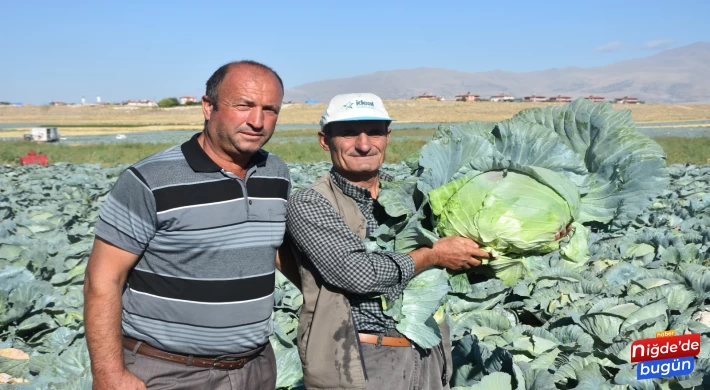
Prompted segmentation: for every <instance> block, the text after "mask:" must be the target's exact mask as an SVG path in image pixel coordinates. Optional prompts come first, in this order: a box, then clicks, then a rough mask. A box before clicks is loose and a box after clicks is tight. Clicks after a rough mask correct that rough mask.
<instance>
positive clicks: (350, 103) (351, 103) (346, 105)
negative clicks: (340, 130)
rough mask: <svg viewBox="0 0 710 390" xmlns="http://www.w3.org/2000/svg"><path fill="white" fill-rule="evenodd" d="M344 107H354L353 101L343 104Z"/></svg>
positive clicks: (347, 108)
mask: <svg viewBox="0 0 710 390" xmlns="http://www.w3.org/2000/svg"><path fill="white" fill-rule="evenodd" d="M343 107H344V108H345V109H346V110H349V109H351V108H353V102H347V103H346V104H343Z"/></svg>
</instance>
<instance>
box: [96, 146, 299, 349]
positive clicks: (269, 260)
mask: <svg viewBox="0 0 710 390" xmlns="http://www.w3.org/2000/svg"><path fill="white" fill-rule="evenodd" d="M198 135H199V134H196V135H195V136H194V137H192V139H191V140H190V141H188V142H186V143H184V144H182V145H180V146H175V147H173V148H170V149H167V150H164V151H162V152H159V153H157V154H155V155H153V156H150V157H148V158H146V159H145V160H142V161H140V162H138V163H136V164H134V165H132V166H131V167H129V168H128V169H127V170H126V171H124V172H123V173H122V174H121V176H120V177H119V179H118V180H117V182H116V184H115V185H114V187H113V188H112V190H111V192H110V194H109V195H108V197H107V198H106V200H105V203H104V204H103V206H102V209H101V212H100V218H99V221H98V222H97V224H96V227H95V234H96V236H97V237H100V238H101V239H103V240H105V241H108V242H109V243H111V244H113V245H115V246H117V247H119V248H122V249H124V250H126V251H128V252H131V253H134V254H137V255H140V259H139V261H138V263H137V264H136V266H135V269H134V270H133V271H132V272H131V273H130V275H129V277H128V281H127V286H126V288H125V290H124V292H123V299H122V300H123V314H122V330H123V334H124V335H126V336H129V337H132V338H135V339H138V340H142V341H144V342H146V343H147V344H149V345H151V346H154V347H156V348H160V349H163V350H166V351H171V352H175V353H181V354H192V355H207V356H215V355H222V354H228V353H239V352H245V351H249V350H252V349H255V348H257V347H260V346H262V345H264V344H266V343H267V342H268V338H269V336H270V335H271V334H272V332H273V324H272V320H271V313H272V310H273V304H274V299H273V293H274V278H275V260H276V250H277V248H278V247H279V246H280V245H281V244H282V242H283V236H284V232H285V229H286V227H285V223H286V204H287V200H288V195H289V192H290V190H291V184H290V178H289V172H288V168H287V166H286V164H285V163H284V162H283V161H282V160H281V159H279V158H278V157H276V156H274V155H272V154H269V153H267V152H264V151H260V152H258V153H257V154H256V155H255V156H254V157H253V158H252V161H251V163H250V166H249V167H248V168H247V174H246V179H245V180H242V179H240V178H239V177H237V176H236V175H234V174H232V173H229V172H227V171H224V170H223V169H222V168H220V167H219V166H218V165H217V164H216V163H215V162H214V161H212V160H211V159H210V158H209V157H208V156H207V154H206V153H205V152H204V151H203V150H202V147H201V146H200V145H199V143H198V142H197V136H198Z"/></svg>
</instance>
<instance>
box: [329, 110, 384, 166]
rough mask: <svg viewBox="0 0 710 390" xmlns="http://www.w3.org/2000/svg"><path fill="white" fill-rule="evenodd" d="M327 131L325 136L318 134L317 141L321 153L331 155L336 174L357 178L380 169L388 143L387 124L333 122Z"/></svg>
mask: <svg viewBox="0 0 710 390" xmlns="http://www.w3.org/2000/svg"><path fill="white" fill-rule="evenodd" d="M328 129H329V130H328V134H327V135H326V134H324V133H322V132H321V133H319V134H318V140H319V142H320V145H321V147H322V148H323V150H325V151H329V152H330V158H331V160H332V161H333V166H334V167H335V169H336V170H337V171H338V172H340V173H341V174H352V175H356V176H359V175H368V174H372V173H375V172H377V171H378V170H379V169H380V167H381V166H382V163H383V162H384V161H385V149H387V143H389V140H390V130H389V129H388V128H387V122H385V121H352V122H333V123H331V124H329V125H328Z"/></svg>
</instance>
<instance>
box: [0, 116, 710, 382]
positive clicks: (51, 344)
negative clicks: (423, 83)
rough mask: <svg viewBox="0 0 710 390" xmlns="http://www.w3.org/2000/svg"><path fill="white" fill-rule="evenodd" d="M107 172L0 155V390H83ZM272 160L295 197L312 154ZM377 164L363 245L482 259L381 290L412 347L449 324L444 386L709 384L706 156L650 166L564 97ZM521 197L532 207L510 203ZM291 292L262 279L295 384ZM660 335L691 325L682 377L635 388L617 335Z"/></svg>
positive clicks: (622, 124)
mask: <svg viewBox="0 0 710 390" xmlns="http://www.w3.org/2000/svg"><path fill="white" fill-rule="evenodd" d="M125 168H126V166H117V167H114V168H101V167H100V166H96V165H73V164H62V163H57V164H53V165H51V166H50V167H40V166H25V167H18V166H0V219H1V222H0V383H6V384H4V385H0V389H2V388H13V389H38V388H41V389H44V388H49V389H90V388H91V375H90V370H89V359H88V352H87V350H86V343H85V340H84V330H83V324H82V306H83V302H82V301H83V297H82V282H83V275H84V270H85V267H86V262H87V260H88V255H89V252H90V250H91V243H92V240H93V233H92V227H93V224H94V222H95V221H96V218H97V216H98V210H99V207H100V206H101V204H102V202H103V200H104V199H105V197H106V196H107V194H108V191H109V190H110V189H111V186H112V184H113V183H114V181H115V180H116V179H117V177H118V175H119V174H120V173H121V171H122V170H123V169H125ZM289 168H290V170H291V175H292V180H293V184H294V185H293V187H294V190H298V189H299V188H303V187H304V186H307V185H309V184H310V183H312V182H313V181H314V180H315V179H317V178H318V177H319V176H321V175H322V174H323V173H325V172H327V171H328V170H329V169H330V165H329V164H328V163H325V162H323V163H315V164H289ZM384 170H385V171H386V172H388V173H390V174H392V175H394V176H395V178H396V179H397V181H396V182H394V183H392V184H389V185H387V186H385V187H384V188H383V191H382V194H381V196H380V199H379V201H380V202H381V203H382V204H383V206H384V207H385V209H386V211H387V213H388V214H389V215H390V217H391V218H390V220H388V221H387V222H386V223H384V224H383V225H382V226H380V229H378V230H377V231H376V232H374V233H373V235H372V236H371V237H370V238H369V239H368V243H367V244H368V248H369V250H372V251H378V250H392V251H400V252H406V251H408V250H411V249H412V248H414V247H416V246H418V245H427V244H430V243H431V242H433V241H436V240H437V239H438V238H439V237H442V236H446V235H462V236H467V237H471V238H475V239H476V240H477V241H479V242H481V243H482V244H483V245H484V246H485V247H486V248H487V249H488V250H490V251H492V252H494V253H496V254H497V255H498V258H497V259H496V260H491V261H490V262H488V263H487V264H486V265H483V266H480V267H477V268H478V269H476V270H475V272H472V273H470V274H468V275H467V274H452V273H449V272H446V271H443V270H438V269H432V270H428V271H425V272H423V273H421V274H420V275H418V276H417V277H416V278H415V279H414V280H413V281H412V282H411V283H410V285H409V287H408V288H407V289H406V290H405V291H404V293H403V294H402V295H401V297H400V298H399V299H397V300H395V301H394V302H386V301H383V305H384V307H385V308H386V310H387V311H386V313H387V314H388V315H391V316H392V317H394V318H395V320H396V322H397V324H398V325H397V328H398V330H400V332H402V333H404V334H406V335H407V336H408V337H410V338H411V339H412V340H413V341H414V342H415V343H416V344H418V345H420V346H429V345H433V344H436V343H438V341H439V340H440V335H439V334H438V332H437V331H436V329H438V327H437V326H436V322H441V321H448V322H449V324H450V325H451V328H452V332H451V337H452V340H453V345H454V349H453V351H452V353H453V357H454V378H453V379H452V387H454V388H460V389H573V388H576V389H692V388H695V389H701V388H710V375H706V374H710V338H709V337H710V308H708V306H707V302H710V301H709V300H708V299H709V298H710V269H709V268H708V262H709V261H710V165H703V166H694V165H672V166H668V167H666V166H665V164H664V163H663V159H662V151H661V150H660V148H658V147H657V145H655V143H654V142H652V141H650V140H649V139H648V138H646V137H644V136H641V135H639V134H638V133H637V132H636V131H635V129H634V124H633V122H632V121H631V120H630V116H629V115H628V113H626V112H615V111H613V110H611V108H610V106H609V105H592V104H591V103H589V104H586V103H579V102H575V103H573V104H571V105H567V106H563V107H559V108H554V109H552V108H551V109H536V110H528V111H526V112H523V113H521V114H518V115H517V116H516V117H514V118H511V119H510V120H509V121H504V122H501V123H498V124H485V123H475V122H471V123H467V124H449V125H445V126H441V127H440V128H439V130H438V131H437V133H436V135H435V136H434V138H433V139H432V141H431V142H430V143H429V144H427V145H425V147H424V148H422V150H421V153H420V155H418V156H414V157H412V158H411V159H409V160H407V161H406V162H403V163H402V164H397V165H386V166H385V167H384ZM519 188H525V190H524V191H523V192H522V193H520V194H517V193H516V191H517V190H518V189H519ZM516 194H517V195H516ZM476 196H478V198H476ZM522 196H525V197H526V199H527V200H526V201H527V202H531V203H530V204H531V205H535V206H536V207H534V208H535V209H536V210H537V211H538V213H537V214H536V213H533V212H528V211H525V210H523V209H520V208H517V209H516V207H515V205H516V199H518V198H520V197H522ZM480 205H484V206H485V207H481V206H480ZM506 210H513V211H514V212H507V211H506ZM541 210H542V211H541ZM567 224H572V225H573V226H574V230H573V231H572V232H571V233H570V234H569V236H568V237H566V238H564V239H562V240H561V241H559V242H557V241H554V239H553V238H551V237H552V236H551V234H552V235H554V233H555V232H556V231H558V230H559V228H560V227H564V226H566V225H567ZM491 232H494V233H491ZM302 301H303V298H302V296H301V294H300V293H299V291H298V290H297V289H296V288H295V287H294V286H293V285H291V284H290V283H289V282H288V281H286V279H285V278H283V277H282V276H281V275H277V282H276V293H275V310H274V322H275V325H276V326H275V329H276V332H275V334H274V335H273V336H272V339H271V342H272V345H273V346H274V349H275V351H276V355H277V363H278V383H277V385H278V387H280V388H297V387H300V386H301V381H300V378H301V370H300V362H299V358H298V352H297V349H296V347H295V340H296V327H297V318H298V310H299V308H300V305H301V303H302ZM663 330H675V331H676V332H677V334H683V333H688V332H690V333H700V334H701V335H702V336H701V353H700V355H699V356H698V358H697V360H696V363H695V372H694V373H693V374H691V375H688V376H684V377H676V378H668V379H657V380H647V381H636V379H635V377H636V365H635V364H631V363H630V348H629V346H630V343H631V342H632V341H633V340H637V339H641V338H649V337H654V336H655V334H656V332H658V331H663ZM706 377H707V379H706Z"/></svg>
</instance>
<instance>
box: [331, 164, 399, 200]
mask: <svg viewBox="0 0 710 390" xmlns="http://www.w3.org/2000/svg"><path fill="white" fill-rule="evenodd" d="M330 177H331V178H332V180H333V183H335V185H337V186H338V187H339V188H340V189H341V190H342V191H343V194H345V195H346V196H349V197H351V198H353V199H371V198H372V195H371V194H370V190H368V189H367V188H364V187H360V186H358V185H355V184H353V183H351V182H349V181H348V180H347V179H345V178H344V177H343V175H341V174H339V173H338V172H337V171H336V170H335V168H331V169H330ZM379 177H380V181H381V182H382V181H393V180H394V177H392V176H390V175H389V174H387V173H385V172H382V171H380V172H379Z"/></svg>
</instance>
